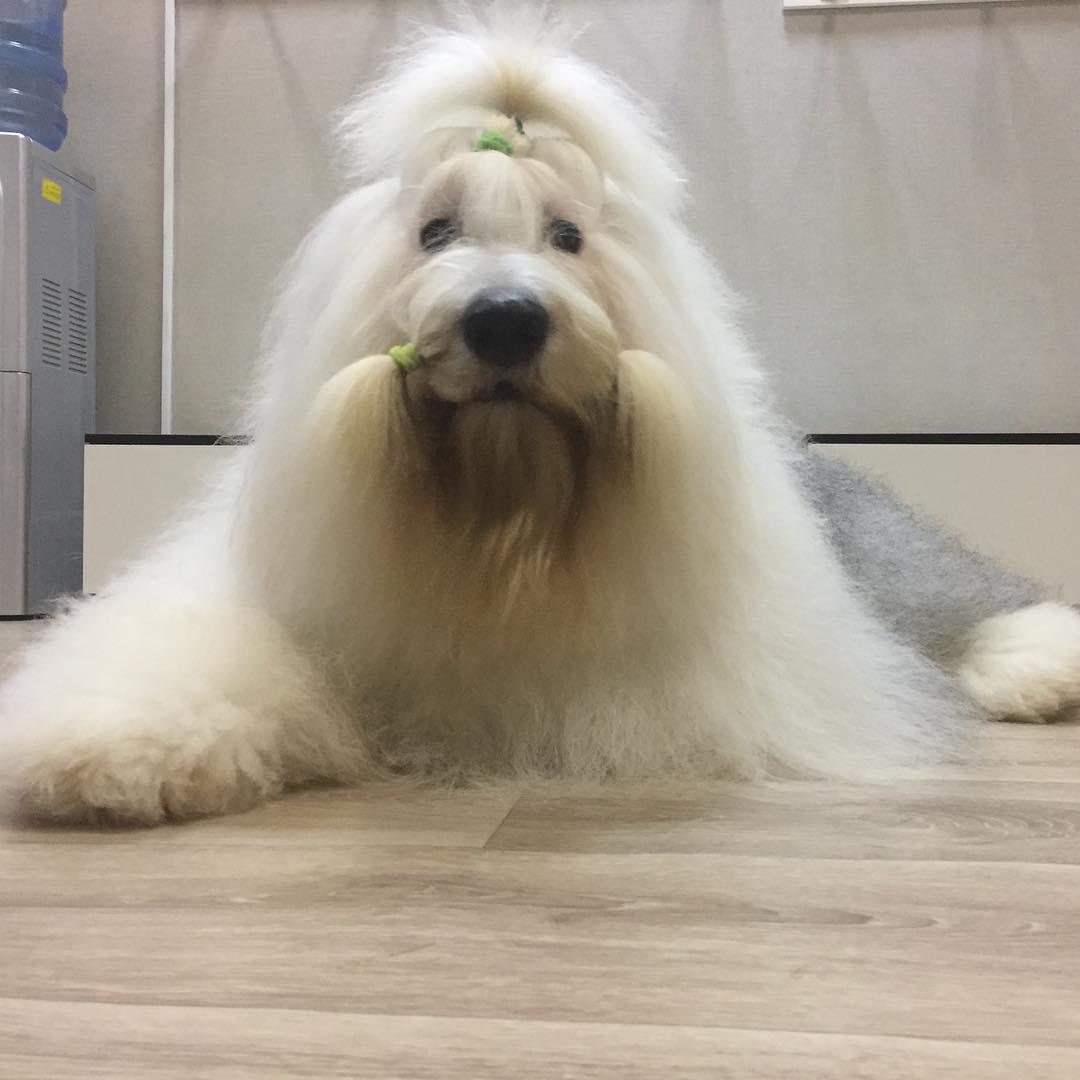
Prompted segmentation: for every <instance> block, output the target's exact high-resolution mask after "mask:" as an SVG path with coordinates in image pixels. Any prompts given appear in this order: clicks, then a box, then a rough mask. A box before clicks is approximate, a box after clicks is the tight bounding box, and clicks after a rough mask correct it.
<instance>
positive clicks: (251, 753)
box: [0, 699, 282, 825]
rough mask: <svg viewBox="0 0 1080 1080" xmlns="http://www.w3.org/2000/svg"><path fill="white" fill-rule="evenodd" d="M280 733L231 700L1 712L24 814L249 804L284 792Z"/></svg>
mask: <svg viewBox="0 0 1080 1080" xmlns="http://www.w3.org/2000/svg"><path fill="white" fill-rule="evenodd" d="M274 742H275V741H274V739H273V733H272V731H270V730H268V728H267V726H266V725H265V724H264V723H262V722H260V721H259V720H258V719H257V718H256V717H253V716H252V715H251V714H250V713H248V712H247V711H245V710H244V709H241V708H239V707H237V706H235V705H231V704H229V703H227V702H219V703H210V702H205V703H201V705H199V706H196V705H195V704H192V705H189V706H186V707H181V706H178V705H177V704H176V703H172V704H169V703H165V702H155V703H142V704H139V705H136V704H135V703H133V702H130V701H124V700H122V699H114V700H82V701H79V700H76V701H70V702H64V701H61V702H56V703H54V705H53V709H52V712H51V714H50V716H49V717H48V721H47V722H45V723H40V724H35V723H33V720H32V718H29V717H26V716H19V717H14V716H10V715H0V786H2V789H3V791H4V794H5V796H6V800H7V801H8V803H9V809H11V810H13V811H14V812H15V813H17V814H19V815H20V816H27V817H32V818H44V819H49V820H55V821H67V822H94V821H109V820H112V821H117V822H132V823H142V824H148V825H149V824H154V823H156V822H159V821H161V820H163V819H164V818H166V817H193V816H198V815H204V814H219V813H225V812H228V811H236V810H242V809H246V808H248V807H250V806H253V805H254V804H256V803H258V802H260V801H262V800H263V799H265V798H266V797H268V796H270V795H273V794H275V793H277V792H278V791H280V789H281V787H282V768H281V762H280V760H279V755H278V753H277V751H276V748H275V745H274Z"/></svg>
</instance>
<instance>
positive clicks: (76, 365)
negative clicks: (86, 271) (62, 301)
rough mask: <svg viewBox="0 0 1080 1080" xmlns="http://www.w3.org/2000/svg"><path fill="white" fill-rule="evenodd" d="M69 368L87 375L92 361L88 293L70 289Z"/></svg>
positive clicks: (68, 325)
mask: <svg viewBox="0 0 1080 1080" xmlns="http://www.w3.org/2000/svg"><path fill="white" fill-rule="evenodd" d="M67 331H68V349H67V352H68V368H69V369H70V370H71V371H77V372H78V373H79V374H80V375H85V374H86V370H87V367H88V366H89V363H90V350H89V345H88V336H87V335H88V332H89V322H88V319H87V312H86V294H85V293H81V292H79V290H78V289H68V324H67Z"/></svg>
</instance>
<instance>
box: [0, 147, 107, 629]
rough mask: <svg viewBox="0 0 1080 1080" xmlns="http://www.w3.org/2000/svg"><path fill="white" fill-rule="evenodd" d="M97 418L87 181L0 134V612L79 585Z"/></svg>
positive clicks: (28, 609)
mask: <svg viewBox="0 0 1080 1080" xmlns="http://www.w3.org/2000/svg"><path fill="white" fill-rule="evenodd" d="M93 423H94V191H93V188H92V186H91V185H90V183H89V182H87V180H86V179H85V178H80V177H79V176H76V175H74V173H73V172H72V171H71V170H70V169H66V168H62V167H61V166H60V164H59V163H58V158H57V155H56V154H54V153H53V151H51V150H48V149H46V148H45V147H44V146H41V145H39V144H38V143H36V142H33V141H32V140H31V139H29V138H28V137H27V136H26V135H24V134H20V133H17V132H10V131H9V132H0V617H4V618H12V617H26V616H30V615H36V614H41V613H44V612H46V611H48V610H49V608H50V601H52V600H54V599H55V598H56V597H58V596H61V595H64V594H70V593H77V592H79V590H80V589H81V588H82V547H83V537H82V505H83V443H84V437H85V435H86V434H87V433H88V432H91V431H92V430H93Z"/></svg>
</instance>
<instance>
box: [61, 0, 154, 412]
mask: <svg viewBox="0 0 1080 1080" xmlns="http://www.w3.org/2000/svg"><path fill="white" fill-rule="evenodd" d="M161 13H162V4H161V3H159V2H158V0H71V2H70V3H69V4H68V8H67V14H66V17H65V20H64V38H65V41H64V63H65V65H66V66H67V69H68V77H69V89H68V94H67V98H66V104H65V109H66V112H67V114H68V119H69V121H70V130H71V134H70V135H69V137H68V140H67V142H66V144H65V146H64V152H65V154H66V155H67V156H68V158H69V159H70V160H71V161H72V162H74V163H76V164H78V165H79V167H81V168H82V169H85V170H86V171H87V172H90V173H92V174H93V175H94V178H95V180H96V183H97V190H98V215H99V221H98V230H97V237H98V239H97V274H98V278H97V326H98V339H97V344H98V358H99V359H98V392H97V402H98V416H97V419H98V429H99V430H100V431H123V432H153V431H157V430H158V422H159V418H160V415H161V406H160V390H161V379H160V371H161V360H160V357H161V147H162V56H163V55H164V44H163V39H162V33H163V31H162V26H163V23H162V14H161Z"/></svg>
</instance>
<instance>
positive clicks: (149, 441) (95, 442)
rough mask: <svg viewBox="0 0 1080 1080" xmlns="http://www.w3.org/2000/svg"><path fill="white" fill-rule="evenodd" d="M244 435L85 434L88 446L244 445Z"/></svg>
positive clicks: (245, 441)
mask: <svg viewBox="0 0 1080 1080" xmlns="http://www.w3.org/2000/svg"><path fill="white" fill-rule="evenodd" d="M248 441H249V440H248V438H247V436H246V435H87V436H86V444H87V445H88V446H244V445H246V444H247V442H248Z"/></svg>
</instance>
